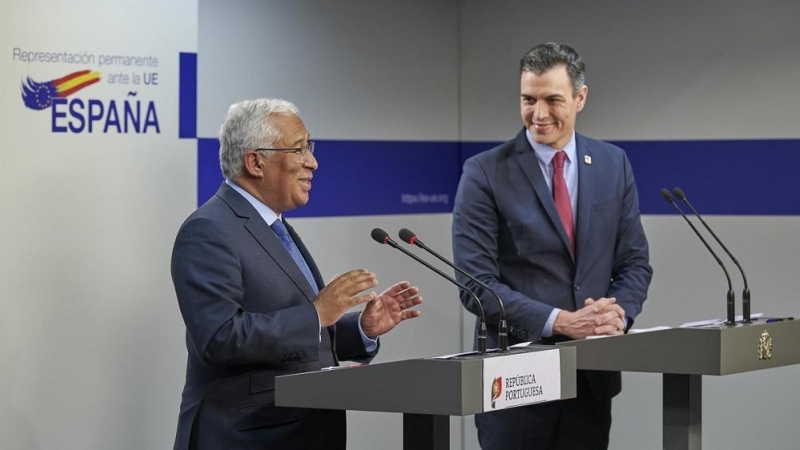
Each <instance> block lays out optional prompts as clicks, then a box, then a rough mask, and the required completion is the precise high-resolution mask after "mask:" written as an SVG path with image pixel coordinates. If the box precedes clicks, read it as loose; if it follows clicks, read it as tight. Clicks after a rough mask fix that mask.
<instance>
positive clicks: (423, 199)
mask: <svg viewBox="0 0 800 450" xmlns="http://www.w3.org/2000/svg"><path fill="white" fill-rule="evenodd" d="M315 146H316V152H315V156H316V157H317V161H318V162H319V167H320V168H319V170H317V171H316V172H315V173H314V181H313V182H312V189H311V199H310V201H309V203H308V204H307V205H306V206H304V207H302V208H298V209H297V210H295V211H292V212H291V213H290V215H291V217H328V216H363V215H382V214H430V213H447V212H451V211H452V210H453V197H454V196H455V193H456V188H457V186H458V174H459V170H460V167H461V166H460V164H459V157H458V155H459V152H458V143H456V142H422V141H416V142H405V141H404V142H395V141H322V140H316V141H315ZM218 153H219V141H218V140H217V139H198V180H199V181H198V190H197V191H198V204H202V203H203V202H205V201H206V200H207V199H208V198H210V197H211V196H212V195H214V193H215V192H216V191H217V189H218V188H219V186H220V184H221V183H222V180H223V179H222V174H221V173H220V169H219V156H218Z"/></svg>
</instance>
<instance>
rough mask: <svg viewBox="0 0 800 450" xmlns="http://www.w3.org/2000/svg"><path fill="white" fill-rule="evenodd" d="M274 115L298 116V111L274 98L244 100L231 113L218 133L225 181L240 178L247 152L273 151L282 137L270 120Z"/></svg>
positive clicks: (284, 101)
mask: <svg viewBox="0 0 800 450" xmlns="http://www.w3.org/2000/svg"><path fill="white" fill-rule="evenodd" d="M271 114H281V115H288V114H296V115H299V110H298V109H297V106H295V105H293V104H292V103H290V102H287V101H286V100H281V99H272V98H259V99H256V100H245V101H243V102H239V103H235V104H233V105H231V107H230V108H229V109H228V115H227V116H226V117H225V121H224V122H223V123H222V127H220V129H219V144H220V145H219V166H220V168H221V169H222V175H224V176H225V178H227V179H229V180H235V179H237V178H239V176H240V175H241V174H242V167H243V157H244V154H245V153H246V152H247V150H252V149H255V148H263V147H272V146H273V145H274V144H275V142H277V141H278V140H280V139H281V138H282V137H283V136H282V135H281V132H280V130H278V129H277V128H276V127H275V125H274V124H273V123H272V121H271V120H269V116H270V115H271ZM270 153H273V152H270Z"/></svg>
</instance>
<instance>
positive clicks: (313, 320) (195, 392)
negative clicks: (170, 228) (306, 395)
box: [172, 184, 373, 450]
mask: <svg viewBox="0 0 800 450" xmlns="http://www.w3.org/2000/svg"><path fill="white" fill-rule="evenodd" d="M286 226H287V228H288V230H289V233H290V235H291V236H292V239H294V241H295V243H296V244H297V246H298V247H299V249H300V252H301V253H302V254H303V256H304V257H305V260H306V262H307V263H308V266H309V268H310V269H311V272H312V273H313V275H314V279H315V280H316V283H317V285H318V287H320V288H321V287H322V286H323V285H324V283H323V281H322V278H321V276H320V273H319V270H318V268H317V266H316V264H315V263H314V260H313V259H312V258H311V255H310V254H309V253H308V250H307V249H306V247H305V246H304V245H303V242H302V241H301V240H300V238H299V236H298V235H297V233H295V231H294V230H293V229H292V227H291V226H290V225H289V224H288V223H287V224H286ZM172 279H173V283H174V285H175V291H176V294H177V297H178V304H179V306H180V311H181V315H182V316H183V320H184V322H185V324H186V346H187V350H188V362H187V369H186V385H185V387H184V391H183V398H182V402H181V410H180V416H179V420H178V432H177V437H176V441H175V450H185V449H188V448H226V449H244V448H344V443H345V439H346V427H345V423H344V420H345V419H344V412H343V411H324V410H304V409H296V408H278V407H276V406H275V404H274V386H275V381H274V380H275V377H276V376H278V375H284V374H291V373H298V372H308V371H313V370H318V369H320V368H322V367H326V366H332V365H336V364H338V360H339V358H341V359H356V360H364V359H365V358H366V359H368V358H369V357H371V356H373V355H368V354H367V353H366V350H365V348H364V343H363V341H362V339H361V336H360V334H359V331H358V323H357V321H358V314H357V313H351V314H346V315H345V316H344V317H343V318H342V320H340V321H339V322H338V323H337V324H336V325H334V326H331V327H328V328H327V329H323V330H322V332H321V333H320V329H319V318H318V315H317V312H316V309H315V308H314V305H313V301H314V298H315V297H316V294H315V293H314V290H313V289H312V287H311V286H310V285H309V283H308V281H307V280H306V278H305V277H304V276H303V274H302V272H301V271H300V269H299V268H298V267H297V264H295V262H294V260H293V259H292V257H291V256H290V255H289V253H288V252H287V251H286V249H285V248H284V247H283V245H282V244H281V241H280V239H279V238H278V237H277V236H276V235H275V233H274V232H273V231H272V229H271V228H270V227H269V225H267V223H266V222H265V221H264V219H263V218H262V217H261V216H260V215H259V214H258V212H257V211H256V210H255V208H253V206H252V205H251V204H250V203H248V201H247V200H246V199H245V198H244V197H242V196H241V195H240V194H239V193H238V192H236V191H235V190H233V189H232V188H231V187H230V186H228V185H226V184H223V185H222V186H221V187H220V189H219V190H218V191H217V193H216V195H215V196H214V197H212V198H211V199H210V200H208V202H206V203H205V204H204V205H203V206H201V207H200V208H199V209H197V211H195V212H194V213H193V214H192V215H191V216H190V217H189V218H188V219H187V220H186V222H184V224H183V225H182V226H181V229H180V231H179V232H178V236H177V238H176V241H175V246H174V249H173V253H172Z"/></svg>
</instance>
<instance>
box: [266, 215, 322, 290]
mask: <svg viewBox="0 0 800 450" xmlns="http://www.w3.org/2000/svg"><path fill="white" fill-rule="evenodd" d="M270 228H272V231H274V232H275V234H276V235H278V238H279V239H280V240H281V243H282V244H283V246H284V247H285V248H286V251H288V252H289V255H291V257H292V259H293V260H294V262H295V264H297V267H299V268H300V272H303V275H305V277H306V280H308V284H310V285H311V288H312V289H314V293H315V294H318V293H319V290H318V289H317V283H316V282H315V281H314V276H313V275H311V269H309V268H308V264H306V260H305V259H303V255H302V254H301V253H300V249H299V248H297V245H296V244H295V243H294V241H293V240H292V237H291V236H289V230H287V229H286V225H284V224H283V221H282V220H281V219H278V220H276V221H275V222H273V223H272V225H270Z"/></svg>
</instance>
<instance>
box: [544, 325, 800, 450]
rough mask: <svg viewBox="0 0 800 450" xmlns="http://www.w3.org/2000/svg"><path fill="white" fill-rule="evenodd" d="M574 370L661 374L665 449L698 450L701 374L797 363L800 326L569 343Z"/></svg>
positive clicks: (706, 329) (690, 331) (710, 329)
mask: <svg viewBox="0 0 800 450" xmlns="http://www.w3.org/2000/svg"><path fill="white" fill-rule="evenodd" d="M558 345H559V346H565V347H574V348H577V350H578V363H577V367H578V369H591V370H615V371H616V370H619V371H629V372H655V373H662V374H664V375H663V395H664V397H663V408H664V418H663V426H664V430H663V448H664V449H665V450H677V449H681V450H700V449H701V447H702V440H701V437H702V434H701V425H702V379H701V377H702V376H703V375H729V374H734V373H741V372H751V371H756V370H763V369H769V368H772V367H781V366H788V365H792V364H798V363H800V323H797V321H786V322H777V323H767V322H766V321H764V320H757V321H754V322H753V323H752V324H748V325H742V324H739V325H736V326H732V327H728V326H726V325H718V326H713V327H704V328H671V329H667V330H661V331H652V332H645V333H637V334H628V335H625V336H615V337H607V338H599V339H587V340H583V341H570V342H563V343H560V344H558Z"/></svg>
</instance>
